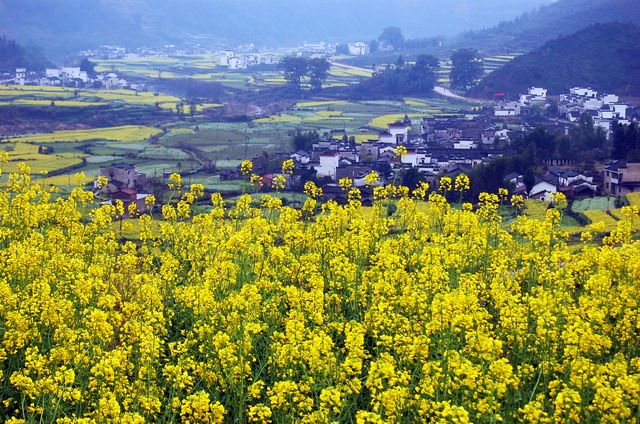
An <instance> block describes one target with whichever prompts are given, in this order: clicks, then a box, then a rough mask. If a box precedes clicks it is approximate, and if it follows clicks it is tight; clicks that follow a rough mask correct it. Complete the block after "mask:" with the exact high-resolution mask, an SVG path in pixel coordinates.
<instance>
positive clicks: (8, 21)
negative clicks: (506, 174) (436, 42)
mask: <svg viewBox="0 0 640 424" xmlns="http://www.w3.org/2000/svg"><path fill="white" fill-rule="evenodd" d="M550 1H552V0H521V1H518V2H514V1H510V0H483V1H481V2H479V1H475V0H446V1H445V0H397V1H394V2H389V1H387V0H349V1H344V0H313V1H310V0H296V1H294V0H270V1H265V0H175V1H171V0H55V1H50V0H0V28H1V30H0V31H1V32H4V33H5V34H6V35H7V36H8V37H10V38H16V39H18V40H19V41H21V42H25V43H31V44H36V45H41V46H42V47H43V48H44V49H45V50H46V51H47V52H49V53H51V52H53V53H61V52H64V53H66V52H70V51H74V50H78V49H83V48H91V47H95V46H97V45H100V44H119V45H124V46H129V47H136V46H142V45H161V44H166V43H172V44H183V43H184V42H188V41H191V42H193V41H198V40H200V41H202V42H203V44H205V43H211V42H214V41H226V42H229V43H231V44H233V43H241V42H254V43H255V44H256V45H259V46H264V45H286V44H297V43H299V42H303V41H317V40H325V41H335V42H338V41H348V40H358V39H363V40H369V39H372V38H375V37H376V36H377V35H378V34H379V33H380V31H381V30H382V29H383V28H384V27H386V26H389V25H395V26H399V27H401V28H402V30H403V32H404V33H405V35H406V36H408V37H424V36H436V35H446V36H451V35H454V34H456V33H459V32H462V31H466V30H470V29H481V28H486V27H490V26H492V25H495V24H496V23H498V22H500V21H504V20H508V19H513V18H514V17H516V16H518V15H519V14H521V13H523V12H525V11H527V10H530V9H532V8H534V7H538V6H540V5H543V4H548V3H549V2H550Z"/></svg>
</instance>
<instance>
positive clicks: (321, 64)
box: [308, 58, 331, 91]
mask: <svg viewBox="0 0 640 424" xmlns="http://www.w3.org/2000/svg"><path fill="white" fill-rule="evenodd" d="M330 67H331V65H329V62H328V61H327V60H326V59H319V58H318V59H311V60H309V62H308V72H309V79H310V80H311V87H312V88H313V89H314V90H317V91H319V90H322V83H323V82H324V81H325V80H326V79H327V75H328V73H329V68H330Z"/></svg>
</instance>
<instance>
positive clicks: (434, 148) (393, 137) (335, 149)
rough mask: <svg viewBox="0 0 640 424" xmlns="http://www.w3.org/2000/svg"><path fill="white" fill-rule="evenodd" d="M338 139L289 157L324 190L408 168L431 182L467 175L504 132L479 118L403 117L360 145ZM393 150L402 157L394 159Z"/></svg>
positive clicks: (498, 148)
mask: <svg viewBox="0 0 640 424" xmlns="http://www.w3.org/2000/svg"><path fill="white" fill-rule="evenodd" d="M340 135H341V134H340V133H339V132H338V133H337V134H332V137H327V138H326V139H325V140H321V141H319V142H317V143H315V144H314V145H313V149H312V150H311V151H297V152H295V153H293V154H292V155H291V156H290V158H291V159H293V160H294V162H295V163H296V166H297V168H298V169H301V170H307V171H312V172H315V175H316V178H317V179H319V180H324V181H326V182H328V184H327V185H328V186H329V187H330V186H331V185H332V184H333V185H335V183H336V182H337V181H339V180H340V179H341V178H345V177H348V178H350V179H352V180H353V182H354V185H355V186H357V187H362V186H364V185H365V181H364V177H365V176H366V175H367V174H369V173H370V172H371V171H376V172H377V173H378V174H379V175H380V176H381V177H382V181H381V183H384V182H388V181H390V180H393V179H394V178H397V176H398V175H399V174H400V173H402V172H403V171H406V170H408V169H410V168H416V169H417V170H418V171H419V172H421V173H422V176H423V178H424V179H426V180H427V181H432V182H434V181H435V180H436V176H437V175H442V174H446V175H457V174H459V173H462V172H465V173H470V172H471V170H472V169H473V167H474V166H477V165H478V164H481V163H483V162H486V161H488V160H490V159H491V158H493V157H497V156H501V155H503V154H504V149H503V145H504V144H506V141H507V140H508V137H509V131H507V130H502V129H499V128H496V127H495V126H493V125H492V124H491V123H490V121H489V120H487V119H484V118H483V119H475V120H468V119H466V118H464V117H460V118H456V117H447V118H425V119H422V120H421V121H419V122H417V123H416V124H414V123H413V122H412V121H411V120H410V119H409V118H408V117H405V119H404V120H401V121H398V122H394V123H391V124H389V125H388V126H387V129H386V130H385V131H381V132H380V133H379V135H378V138H376V139H373V138H372V139H370V140H367V141H365V142H362V143H355V142H354V140H353V139H349V138H348V137H346V136H344V134H342V135H343V137H342V138H341V137H340ZM336 137H337V139H336ZM398 146H402V147H403V150H406V153H405V154H403V155H401V156H398V155H397V154H396V152H397V149H398Z"/></svg>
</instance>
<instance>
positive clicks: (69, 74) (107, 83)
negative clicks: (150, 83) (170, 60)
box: [0, 67, 144, 90]
mask: <svg viewBox="0 0 640 424" xmlns="http://www.w3.org/2000/svg"><path fill="white" fill-rule="evenodd" d="M0 84H13V85H38V86H49V87H72V88H96V89H106V90H118V89H121V88H130V89H132V90H143V89H144V86H143V85H142V84H132V83H129V82H128V81H127V80H126V79H124V78H122V77H120V76H118V74H116V73H114V72H105V73H98V74H96V75H93V76H90V75H89V74H88V72H86V71H83V70H81V69H80V67H61V68H47V69H46V70H45V71H44V72H35V71H29V70H28V69H26V68H16V71H15V74H13V75H12V74H0Z"/></svg>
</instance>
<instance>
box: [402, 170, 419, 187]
mask: <svg viewBox="0 0 640 424" xmlns="http://www.w3.org/2000/svg"><path fill="white" fill-rule="evenodd" d="M420 181H424V174H423V173H422V172H421V171H420V170H419V169H418V168H416V167H414V166H412V167H411V168H408V169H405V170H403V171H402V185H403V186H406V187H409V189H411V190H415V189H416V188H417V187H418V184H419V183H420Z"/></svg>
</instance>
